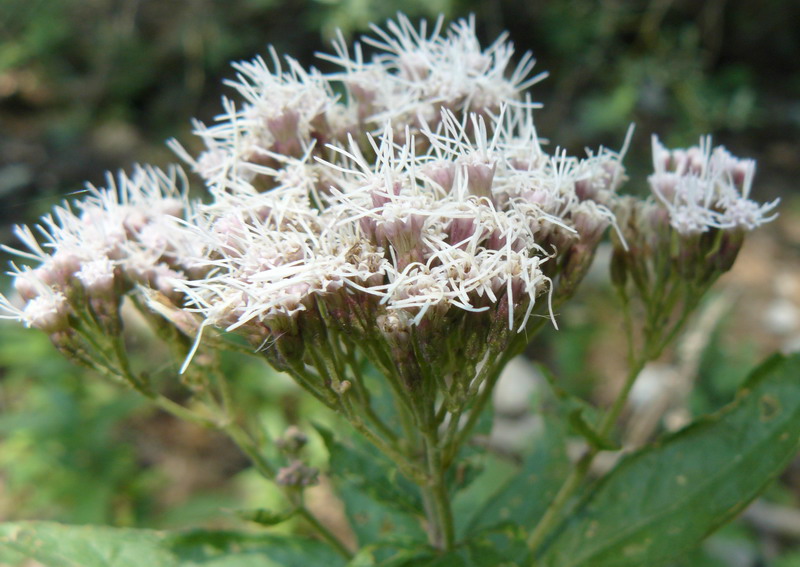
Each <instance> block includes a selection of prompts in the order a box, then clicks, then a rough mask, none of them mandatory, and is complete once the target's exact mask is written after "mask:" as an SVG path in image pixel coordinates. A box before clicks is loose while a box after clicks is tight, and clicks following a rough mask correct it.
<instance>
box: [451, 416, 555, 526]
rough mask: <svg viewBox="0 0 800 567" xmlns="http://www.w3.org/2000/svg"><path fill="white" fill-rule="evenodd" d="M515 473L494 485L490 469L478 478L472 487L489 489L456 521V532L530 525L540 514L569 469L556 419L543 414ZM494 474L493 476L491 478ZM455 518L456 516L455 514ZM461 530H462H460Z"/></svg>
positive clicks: (495, 480) (495, 477) (492, 472)
mask: <svg viewBox="0 0 800 567" xmlns="http://www.w3.org/2000/svg"><path fill="white" fill-rule="evenodd" d="M533 443H534V448H533V451H532V452H531V453H530V454H529V455H526V457H525V460H524V461H523V464H522V467H521V469H520V470H519V472H518V473H517V474H515V475H513V476H512V477H510V478H509V479H508V481H507V482H505V483H503V484H500V486H499V487H498V482H497V480H498V478H502V476H500V477H498V476H497V475H496V473H495V472H494V471H493V469H489V470H488V471H487V473H488V474H487V477H485V478H480V477H479V478H478V480H477V481H475V485H476V486H481V487H486V488H489V489H490V490H489V491H486V492H485V494H484V497H483V499H482V501H481V502H480V503H479V504H477V505H476V506H475V508H474V509H473V510H471V511H470V512H469V514H468V515H467V514H465V515H464V517H465V520H466V521H459V522H458V523H459V524H461V525H463V528H462V529H461V530H459V533H464V534H475V533H477V532H479V531H481V530H486V529H492V528H495V527H498V526H501V525H512V526H531V525H533V524H535V523H536V521H537V520H538V519H539V518H540V517H541V516H542V514H543V513H544V510H545V508H546V507H547V505H548V503H549V502H550V500H552V498H553V496H554V495H555V493H556V492H557V491H558V488H559V487H560V486H561V482H562V481H563V479H564V477H565V475H566V474H567V473H568V472H569V459H568V458H567V454H566V439H565V433H564V429H563V427H562V425H561V423H560V422H558V421H557V420H555V419H551V418H549V417H546V418H545V419H544V423H543V428H542V433H541V435H540V436H538V437H537V438H536V439H535V440H534V442H533ZM492 476H494V478H492ZM457 518H459V516H457ZM462 530H463V532H462Z"/></svg>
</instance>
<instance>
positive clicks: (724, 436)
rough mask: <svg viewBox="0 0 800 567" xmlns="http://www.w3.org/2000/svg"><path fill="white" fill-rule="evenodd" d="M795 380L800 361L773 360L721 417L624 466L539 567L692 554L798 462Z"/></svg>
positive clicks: (622, 566) (799, 405)
mask: <svg viewBox="0 0 800 567" xmlns="http://www.w3.org/2000/svg"><path fill="white" fill-rule="evenodd" d="M799 378H800V356H798V355H795V356H793V357H790V358H785V357H782V356H774V357H772V358H770V359H769V360H768V361H767V362H765V363H764V364H763V365H761V366H760V367H759V368H757V369H756V370H755V371H754V372H753V373H752V374H751V376H750V378H749V379H748V380H747V382H746V383H745V385H744V387H743V388H742V390H741V391H740V393H739V396H738V398H737V399H736V400H735V401H734V402H733V403H731V404H730V405H728V406H727V407H725V408H724V409H722V410H721V411H720V412H718V413H717V414H714V415H712V416H709V417H707V418H705V419H701V420H698V421H697V422H695V423H694V424H693V425H691V426H689V427H688V428H686V429H684V430H683V431H680V432H678V433H676V434H674V435H672V436H670V437H668V438H666V439H664V440H663V441H662V442H660V443H658V444H656V445H655V446H653V447H650V448H647V449H644V450H642V451H639V452H637V453H634V454H632V455H629V456H628V457H627V458H625V459H623V460H622V461H621V462H620V464H619V465H618V466H617V467H616V468H615V469H614V470H613V471H612V472H611V473H609V475H608V476H606V477H605V478H604V479H603V480H602V481H601V482H600V483H599V484H598V485H597V486H596V487H595V489H594V490H592V491H591V492H590V493H589V494H588V496H587V498H586V499H585V500H584V502H583V503H582V504H581V505H580V506H579V508H578V509H577V510H576V511H575V512H574V514H573V515H572V516H571V517H570V518H569V520H568V521H567V522H566V523H565V525H564V526H563V527H562V529H561V530H560V532H557V533H556V534H555V535H554V536H553V538H551V540H550V542H549V545H548V547H546V548H545V550H544V554H543V555H542V556H541V557H540V561H539V562H537V566H540V567H580V566H587V567H588V566H592V567H628V566H630V567H638V566H641V565H658V564H659V563H662V562H664V561H667V560H669V559H673V558H676V557H678V556H679V555H680V554H682V553H685V552H686V551H687V550H690V549H692V548H694V547H695V546H696V545H697V544H698V543H699V542H700V541H702V540H703V538H705V537H706V536H707V535H709V534H710V533H711V532H712V531H714V530H715V529H717V528H718V527H720V526H721V525H723V524H724V523H726V522H727V521H729V520H730V519H732V518H733V517H734V516H735V515H736V514H738V513H739V512H740V511H741V510H742V509H743V508H744V507H745V506H746V505H747V504H748V503H749V502H750V501H752V500H753V499H754V498H755V497H756V496H757V495H758V494H759V493H760V492H761V491H762V490H763V489H764V488H765V487H766V486H767V485H768V483H769V482H770V481H771V480H772V479H774V478H775V477H776V476H777V475H778V474H779V473H780V472H781V471H782V470H783V469H784V468H785V467H786V466H787V465H788V463H789V462H790V461H791V460H792V458H794V456H795V455H796V454H797V451H798V449H800V435H798V432H800V379H799Z"/></svg>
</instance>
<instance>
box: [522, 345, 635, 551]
mask: <svg viewBox="0 0 800 567" xmlns="http://www.w3.org/2000/svg"><path fill="white" fill-rule="evenodd" d="M647 360H648V357H647V356H641V357H639V359H638V360H636V361H635V362H634V363H633V364H632V365H631V368H630V369H629V371H628V376H627V377H626V379H625V384H623V386H622V390H621V391H620V393H619V395H618V396H617V398H616V400H614V403H613V404H612V406H611V407H610V408H609V410H608V411H607V412H606V414H605V417H604V418H603V420H602V421H601V422H600V426H599V427H598V431H597V433H598V435H599V436H600V437H601V438H602V437H606V436H608V434H609V433H610V432H611V429H612V427H613V426H614V423H616V421H617V419H618V418H619V415H620V413H622V409H623V408H624V407H625V402H626V401H627V400H628V395H629V394H630V391H631V388H632V387H633V384H634V382H636V378H637V377H638V376H639V373H640V372H641V371H642V368H644V365H645V364H646V363H647ZM599 452H600V448H599V447H596V446H594V445H590V446H589V447H587V448H586V451H585V452H584V453H583V455H582V456H581V457H580V459H578V461H577V462H576V463H575V466H574V467H573V469H572V472H571V473H570V474H569V476H568V477H567V479H566V480H565V481H564V484H562V485H561V488H560V489H559V491H558V493H557V494H556V496H555V498H553V501H552V502H551V503H550V505H549V506H548V507H547V510H545V513H544V515H543V516H542V519H541V520H540V521H539V523H538V524H537V525H536V528H535V529H534V530H533V532H531V535H530V536H529V537H528V542H527V544H528V549H530V550H531V552H532V553H534V554H535V553H536V551H537V550H538V548H539V546H540V545H541V544H542V542H543V541H544V539H545V538H546V537H547V536H548V535H550V532H551V531H552V529H553V528H554V527H555V524H556V522H557V521H558V520H559V518H560V516H561V513H562V512H563V510H564V507H565V506H566V505H567V503H568V502H569V500H570V498H571V497H572V495H573V494H574V493H575V491H576V490H577V489H578V487H579V486H580V485H581V483H582V482H583V480H584V479H585V478H586V475H587V474H589V470H590V468H591V466H592V462H593V461H594V458H595V457H596V456H597V454H598V453H599Z"/></svg>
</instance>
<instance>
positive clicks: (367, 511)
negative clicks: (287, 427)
mask: <svg viewBox="0 0 800 567" xmlns="http://www.w3.org/2000/svg"><path fill="white" fill-rule="evenodd" d="M317 431H319V433H320V435H321V436H322V438H323V441H324V442H325V445H326V447H327V448H328V452H329V453H330V473H329V474H330V476H331V479H332V480H333V482H334V484H335V486H336V488H337V493H338V495H339V496H340V497H341V499H342V500H343V501H344V504H345V512H346V513H347V517H348V519H349V520H350V524H351V527H352V528H353V531H354V532H355V533H356V537H357V538H358V541H359V542H360V543H361V544H362V545H364V544H371V543H376V542H379V541H382V540H392V541H407V542H409V543H413V542H419V541H426V537H427V536H426V535H425V532H424V531H423V529H422V527H421V524H420V521H421V517H422V502H421V498H420V496H419V493H418V491H417V488H416V486H415V485H414V484H413V483H411V482H410V481H409V480H408V479H406V478H405V477H403V476H402V475H401V474H400V472H399V471H398V470H397V467H396V466H395V465H394V464H393V463H391V462H390V461H389V460H388V459H387V458H386V457H384V456H383V455H382V454H380V453H379V452H378V451H377V450H376V449H375V448H373V447H372V446H371V445H368V444H367V443H366V442H365V441H362V440H360V439H359V438H358V437H354V438H351V439H344V440H342V441H341V442H340V441H338V440H337V439H335V438H334V436H333V434H332V433H331V432H330V431H329V430H327V429H325V428H324V427H321V426H317Z"/></svg>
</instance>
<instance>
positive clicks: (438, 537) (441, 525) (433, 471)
mask: <svg viewBox="0 0 800 567" xmlns="http://www.w3.org/2000/svg"><path fill="white" fill-rule="evenodd" d="M437 445H438V443H437V439H436V436H435V434H429V435H426V438H425V446H426V458H425V460H426V461H427V464H428V475H429V476H430V482H431V484H430V486H429V487H426V490H429V491H430V495H431V501H432V503H433V515H432V516H433V517H429V520H430V521H431V523H432V524H433V525H435V526H436V528H435V530H434V532H433V533H434V534H435V535H434V537H433V539H434V541H432V542H431V543H433V544H434V545H435V546H437V547H439V548H440V549H442V550H444V551H450V550H451V549H453V543H454V541H455V529H454V527H453V510H452V508H451V507H450V495H449V494H448V493H447V483H446V482H445V479H444V473H445V468H444V466H443V463H442V460H441V452H440V449H439V448H438V446H437Z"/></svg>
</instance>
